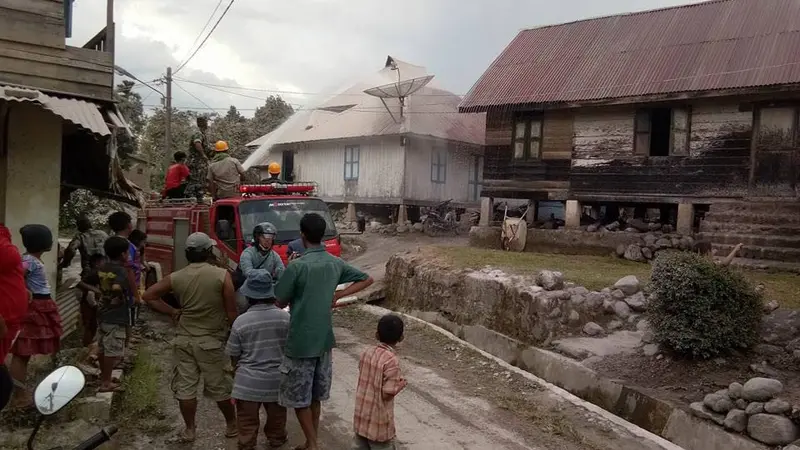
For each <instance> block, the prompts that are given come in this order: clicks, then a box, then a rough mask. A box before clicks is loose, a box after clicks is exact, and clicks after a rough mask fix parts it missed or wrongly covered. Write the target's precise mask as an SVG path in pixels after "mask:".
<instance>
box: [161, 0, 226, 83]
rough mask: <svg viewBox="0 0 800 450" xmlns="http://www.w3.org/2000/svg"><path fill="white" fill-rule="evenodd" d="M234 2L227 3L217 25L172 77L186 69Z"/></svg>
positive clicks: (215, 25)
mask: <svg viewBox="0 0 800 450" xmlns="http://www.w3.org/2000/svg"><path fill="white" fill-rule="evenodd" d="M235 1H236V0H231V2H230V3H228V6H227V7H226V8H225V11H222V15H221V16H219V19H217V23H215V24H214V26H213V27H212V28H211V31H209V32H208V34H207V35H206V37H205V38H204V39H203V41H202V42H201V43H200V45H198V46H197V48H196V49H195V51H194V52H193V53H192V55H191V56H189V58H188V59H186V61H184V62H183V64H181V65H180V66H178V68H177V69H175V72H174V73H173V75H174V74H177V73H178V72H180V71H181V69H183V68H184V67H186V64H188V63H189V61H191V60H192V58H194V56H195V55H196V54H197V52H199V51H200V49H201V48H203V45H205V43H206V41H208V38H210V37H211V35H212V34H214V30H216V29H217V26H219V23H220V22H222V19H223V18H225V15H226V14H228V10H230V9H231V6H233V2H235Z"/></svg>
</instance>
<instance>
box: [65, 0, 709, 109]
mask: <svg viewBox="0 0 800 450" xmlns="http://www.w3.org/2000/svg"><path fill="white" fill-rule="evenodd" d="M219 2H220V0H191V1H187V0H180V1H179V0H171V1H165V0H117V1H116V2H115V3H116V11H115V15H116V22H117V44H116V45H117V65H119V66H121V67H123V68H125V69H126V70H128V71H129V72H131V73H133V74H134V75H136V76H137V77H138V78H139V79H141V80H144V81H150V80H154V79H157V78H159V77H162V76H163V74H164V73H165V70H166V67H167V66H172V67H173V69H175V68H177V67H178V65H179V64H180V63H181V62H182V61H183V60H185V58H186V57H187V56H188V54H189V53H190V52H191V51H192V49H193V44H194V43H195V40H196V39H197V37H198V35H199V33H200V31H201V29H202V28H203V26H204V25H205V24H206V21H207V20H208V19H209V17H210V16H211V13H212V11H214V9H215V7H216V6H217V4H218V3H219ZM221 3H222V6H221V7H220V8H219V10H218V11H217V13H216V16H215V17H218V16H219V15H220V14H221V13H222V10H223V9H224V8H225V6H226V5H227V4H228V0H221ZM684 3H697V1H696V0H695V1H692V0H557V1H553V0H399V1H398V0H236V1H235V2H234V3H233V6H232V7H231V9H230V11H229V12H228V14H227V15H226V16H225V18H224V19H223V20H222V22H221V23H220V25H219V27H218V28H217V29H216V31H215V32H214V33H213V35H212V36H211V38H210V39H209V40H208V42H206V44H205V46H204V47H203V48H202V49H201V50H200V51H199V52H198V53H197V55H196V56H195V57H194V58H193V59H191V61H190V62H189V63H188V64H187V65H186V67H185V68H184V69H183V70H181V71H180V72H179V73H178V74H177V75H176V77H177V78H179V79H183V80H188V81H177V85H178V87H176V88H174V89H173V95H174V98H175V100H174V101H173V104H174V105H175V106H176V107H180V108H192V109H196V110H202V109H203V108H207V107H211V108H220V109H223V110H224V109H227V107H228V106H229V105H236V107H237V108H240V109H242V110H243V113H245V114H246V115H250V114H252V109H253V108H255V107H257V106H259V105H260V104H262V103H263V98H264V97H266V96H268V95H269V93H268V92H265V91H268V90H275V91H291V92H298V93H302V94H296V95H289V94H283V97H284V98H286V99H287V101H289V102H290V103H293V104H295V106H298V105H313V104H314V102H315V101H316V100H317V99H319V98H320V96H319V95H317V94H330V93H331V90H332V89H333V88H334V87H336V86H343V85H345V84H347V82H348V80H355V79H357V78H358V77H359V76H363V74H365V73H370V72H373V71H377V70H379V69H381V68H382V67H383V64H384V62H385V59H386V56H387V55H392V56H394V57H396V58H398V59H401V60H404V61H406V62H409V63H412V64H418V65H422V66H426V67H427V68H428V70H429V72H431V73H433V74H434V75H435V76H436V79H437V82H438V83H439V85H440V86H442V87H444V88H446V89H448V90H450V91H453V92H455V93H457V94H459V95H463V94H465V93H466V92H467V91H468V90H469V88H470V87H471V86H472V85H473V84H474V83H475V82H476V81H477V79H478V78H479V77H480V75H481V74H482V73H483V71H484V70H485V69H486V68H487V67H488V66H489V64H490V63H491V62H492V60H493V59H494V58H495V57H496V56H497V55H498V54H499V53H500V52H501V51H502V50H503V48H505V46H506V45H507V44H508V43H509V42H510V41H511V40H512V39H513V38H514V36H515V35H516V33H517V32H518V31H519V30H521V29H524V28H531V27H536V26H540V25H545V24H552V23H560V22H568V21H572V20H578V19H584V18H589V17H596V16H600V15H608V14H616V13H621V12H628V11H637V10H646V9H653V8H659V7H665V6H674V5H679V4H684ZM105 8H106V0H75V3H74V21H73V38H72V39H70V40H69V44H70V45H76V46H82V45H83V44H84V43H85V42H86V41H88V40H89V39H90V38H91V37H92V36H94V35H95V34H96V33H97V32H98V31H99V30H100V29H102V28H103V27H104V26H105V14H106V11H105ZM215 21H216V20H213V21H212V22H211V24H212V25H213V23H214V22H215ZM209 28H210V26H209ZM189 81H194V82H200V83H211V84H217V85H222V86H239V87H247V88H255V89H261V90H263V91H258V90H243V89H231V88H228V87H224V88H217V89H224V90H227V91H230V92H237V93H239V94H242V95H232V94H228V93H225V92H221V91H219V90H214V89H212V88H209V87H204V86H200V85H197V84H192V83H190V82H189ZM158 87H159V88H161V89H163V86H158ZM181 88H183V89H185V90H186V91H188V92H190V93H191V94H193V95H195V96H197V97H198V98H199V99H200V100H201V101H202V103H201V102H200V101H198V100H196V99H194V98H192V97H191V96H190V95H189V94H187V93H186V92H184V91H183V90H181ZM137 91H138V92H139V93H141V94H142V96H143V97H145V104H146V105H155V104H157V103H159V101H160V96H159V94H157V93H155V92H153V91H151V90H150V89H148V88H146V87H143V86H140V87H139V88H137ZM250 97H255V98H250ZM204 104H205V105H204Z"/></svg>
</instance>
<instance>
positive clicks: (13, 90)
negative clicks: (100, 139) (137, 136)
mask: <svg viewBox="0 0 800 450" xmlns="http://www.w3.org/2000/svg"><path fill="white" fill-rule="evenodd" d="M0 100H6V101H9V102H30V103H35V104H37V105H39V106H41V107H42V108H44V109H46V110H48V111H50V112H52V113H53V114H55V115H57V116H59V117H61V118H62V119H64V120H66V121H68V122H71V123H73V124H75V125H77V126H79V127H81V128H84V129H86V130H88V131H90V132H92V133H94V134H97V135H99V136H109V135H110V134H111V130H109V129H108V125H106V119H105V117H103V113H102V112H101V111H100V107H99V105H97V104H96V103H91V102H86V101H83V100H76V99H71V98H58V97H53V96H50V95H47V94H45V93H43V92H40V91H37V90H34V89H26V88H20V87H16V86H4V85H0ZM111 114H113V113H111ZM111 114H109V115H111ZM111 120H112V121H113V120H114V117H111ZM119 120H120V121H121V122H122V124H123V127H124V128H127V125H124V123H125V122H124V120H122V119H119Z"/></svg>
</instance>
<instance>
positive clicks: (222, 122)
mask: <svg viewBox="0 0 800 450" xmlns="http://www.w3.org/2000/svg"><path fill="white" fill-rule="evenodd" d="M252 136H253V132H252V130H251V125H250V120H248V119H247V118H246V117H244V116H243V115H242V114H241V113H240V112H239V110H237V109H236V107H235V106H231V107H230V108H229V109H228V112H227V113H226V114H225V116H223V117H220V118H217V119H215V120H214V121H213V122H212V123H211V124H210V125H209V130H208V139H209V141H211V142H216V141H226V142H227V143H228V147H229V148H230V149H231V150H230V153H231V155H232V156H233V157H234V158H239V159H242V160H243V159H244V158H246V157H247V154H248V152H247V148H246V147H245V145H247V143H248V142H250V141H252V140H253V139H254V138H253V137H252Z"/></svg>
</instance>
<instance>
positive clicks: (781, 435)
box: [747, 414, 797, 445]
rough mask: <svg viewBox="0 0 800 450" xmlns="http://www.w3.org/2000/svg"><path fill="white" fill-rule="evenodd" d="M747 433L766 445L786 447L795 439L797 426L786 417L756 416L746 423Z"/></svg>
mask: <svg viewBox="0 0 800 450" xmlns="http://www.w3.org/2000/svg"><path fill="white" fill-rule="evenodd" d="M747 433H748V434H749V435H750V437H751V438H753V439H755V440H757V441H758V442H761V443H764V444H767V445H788V444H791V443H792V442H794V441H795V440H796V439H797V425H795V424H794V422H792V421H791V420H790V419H789V418H788V417H784V416H776V415H773V414H756V415H754V416H751V417H750V420H749V421H748V423H747Z"/></svg>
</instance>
